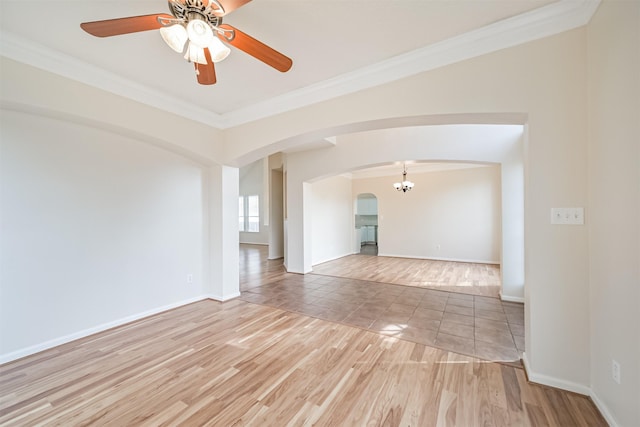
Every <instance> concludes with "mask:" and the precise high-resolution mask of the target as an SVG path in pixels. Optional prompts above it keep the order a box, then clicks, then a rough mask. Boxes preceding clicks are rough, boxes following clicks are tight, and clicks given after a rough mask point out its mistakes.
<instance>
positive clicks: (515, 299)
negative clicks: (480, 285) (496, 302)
mask: <svg viewBox="0 0 640 427" xmlns="http://www.w3.org/2000/svg"><path fill="white" fill-rule="evenodd" d="M499 294H500V300H501V301H508V302H519V303H523V304H524V297H513V296H510V295H504V294H503V293H502V291H500V292H499Z"/></svg>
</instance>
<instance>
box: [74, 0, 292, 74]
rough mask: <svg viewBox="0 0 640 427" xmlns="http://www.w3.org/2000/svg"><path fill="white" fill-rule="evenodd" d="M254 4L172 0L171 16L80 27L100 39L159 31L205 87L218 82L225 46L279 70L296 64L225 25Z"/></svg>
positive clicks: (244, 0)
mask: <svg viewBox="0 0 640 427" xmlns="http://www.w3.org/2000/svg"><path fill="white" fill-rule="evenodd" d="M250 1H251V0H168V3H169V11H170V12H171V15H168V14H164V13H159V14H152V15H142V16H130V17H127V18H116V19H107V20H104V21H94V22H83V23H82V24H80V27H81V28H82V29H83V30H85V31H86V32H87V33H89V34H91V35H94V36H96V37H110V36H117V35H120V34H129V33H136V32H139V31H148V30H158V29H159V30H160V35H161V36H162V38H163V39H164V41H165V42H166V43H167V44H168V45H169V47H171V48H172V49H173V50H175V51H176V52H179V53H183V52H185V55H184V58H185V59H186V60H187V61H189V62H193V64H194V65H195V70H196V76H197V79H198V83H200V84H203V85H212V84H214V83H215V82H216V70H215V67H214V65H213V64H214V63H216V62H220V61H222V60H223V59H224V58H226V57H227V55H228V54H229V52H230V49H229V47H228V46H226V44H225V43H228V44H230V45H231V46H233V47H236V48H238V49H240V50H242V51H244V52H245V53H248V54H249V55H251V56H253V57H254V58H256V59H258V60H260V61H262V62H264V63H265V64H267V65H269V66H271V67H273V68H275V69H276V70H278V71H281V72H283V73H284V72H286V71H289V69H290V68H291V66H292V65H293V61H292V60H291V59H290V58H288V57H286V56H285V55H283V54H281V53H280V52H278V51H276V50H274V49H272V48H271V47H269V46H267V45H266V44H264V43H262V42H260V41H258V40H256V39H254V38H253V37H251V36H250V35H248V34H246V33H243V32H242V31H240V30H238V29H237V28H235V27H232V26H231V25H228V24H223V23H222V18H223V17H224V16H226V15H227V14H228V13H230V12H232V11H234V10H236V9H238V8H239V7H241V6H243V5H245V4H247V3H249V2H250ZM221 40H222V41H224V42H225V43H222V42H221Z"/></svg>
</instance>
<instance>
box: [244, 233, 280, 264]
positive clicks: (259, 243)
mask: <svg viewBox="0 0 640 427" xmlns="http://www.w3.org/2000/svg"><path fill="white" fill-rule="evenodd" d="M240 233H248V231H241V232H240ZM239 243H240V244H241V245H259V246H269V244H268V243H263V242H244V241H241V242H239ZM281 258H282V257H281Z"/></svg>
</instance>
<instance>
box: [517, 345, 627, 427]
mask: <svg viewBox="0 0 640 427" xmlns="http://www.w3.org/2000/svg"><path fill="white" fill-rule="evenodd" d="M522 364H523V365H524V370H525V372H526V373H527V378H529V381H531V382H532V383H537V384H542V385H546V386H550V387H555V388H560V389H562V390H568V391H572V392H574V393H578V394H582V395H584V396H589V397H590V398H591V400H592V401H593V403H594V404H595V405H596V407H597V408H598V410H599V411H600V413H601V414H602V416H603V417H604V419H605V420H606V421H607V423H608V424H609V426H611V427H618V426H619V425H620V424H618V422H617V421H616V419H615V418H614V417H613V415H612V414H611V411H610V410H609V408H608V407H607V405H605V404H604V402H602V400H600V398H598V395H596V393H595V392H594V391H593V390H592V389H591V388H590V387H587V386H584V385H582V384H577V383H574V382H572V381H565V380H560V379H557V378H553V377H550V376H548V375H541V374H537V373H535V372H533V371H532V370H531V364H530V363H529V359H528V358H527V354H526V353H523V354H522Z"/></svg>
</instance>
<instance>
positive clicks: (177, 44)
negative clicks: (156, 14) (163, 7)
mask: <svg viewBox="0 0 640 427" xmlns="http://www.w3.org/2000/svg"><path fill="white" fill-rule="evenodd" d="M160 35H161V36H162V40H164V41H165V43H166V44H167V45H169V47H170V48H171V49H173V50H175V51H176V52H178V53H182V51H184V44H185V43H186V42H187V39H188V36H187V30H186V29H185V28H184V27H183V26H182V25H180V24H175V25H172V26H170V27H162V28H160Z"/></svg>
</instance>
